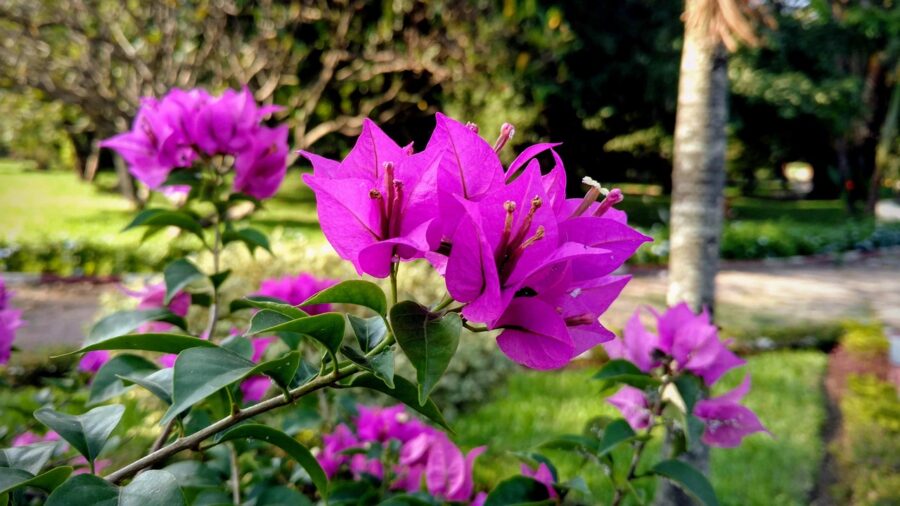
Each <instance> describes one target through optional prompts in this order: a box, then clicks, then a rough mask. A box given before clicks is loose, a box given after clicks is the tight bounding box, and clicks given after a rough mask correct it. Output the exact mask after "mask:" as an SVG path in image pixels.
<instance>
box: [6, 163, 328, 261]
mask: <svg viewBox="0 0 900 506" xmlns="http://www.w3.org/2000/svg"><path fill="white" fill-rule="evenodd" d="M102 176H109V174H102ZM108 180H109V178H108V177H105V178H104V181H103V183H107V182H108ZM98 186H99V187H98ZM109 186H111V185H110V184H101V185H93V184H89V183H85V182H83V181H81V180H79V179H78V178H77V177H76V176H75V174H74V173H69V172H39V171H35V170H31V169H30V166H29V164H27V163H25V162H19V161H14V160H2V159H0V230H2V236H0V238H5V239H15V240H20V241H29V240H39V239H45V238H57V237H59V238H65V239H88V238H94V239H102V240H104V241H113V242H118V243H124V244H132V243H136V242H137V240H138V239H139V238H140V235H141V234H140V232H131V233H126V234H121V233H120V231H121V230H122V228H123V227H124V226H125V225H126V224H128V222H129V221H130V220H131V218H132V217H133V216H134V209H133V207H132V205H131V204H130V203H129V202H128V201H127V200H126V199H124V198H122V197H121V196H120V195H118V194H116V193H114V192H113V191H111V190H110V189H105V190H104V189H103V188H108V187H109ZM253 222H254V224H255V225H256V226H258V227H260V228H264V229H267V230H272V229H274V228H276V227H281V228H284V229H285V230H302V231H304V232H307V233H309V232H312V233H313V234H314V235H318V230H319V225H318V221H317V219H316V212H315V199H314V197H313V194H312V191H311V190H310V189H309V188H308V187H307V186H306V185H304V184H303V182H302V181H301V179H300V171H299V170H296V169H294V170H291V171H290V172H289V173H288V176H287V177H286V178H285V182H284V184H283V185H282V187H281V189H280V191H279V192H278V194H277V195H276V196H275V197H274V198H272V199H270V200H267V201H266V209H265V210H263V211H262V212H260V213H259V214H258V215H256V216H255V217H254V219H253Z"/></svg>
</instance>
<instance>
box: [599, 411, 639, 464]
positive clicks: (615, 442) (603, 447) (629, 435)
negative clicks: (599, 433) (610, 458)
mask: <svg viewBox="0 0 900 506" xmlns="http://www.w3.org/2000/svg"><path fill="white" fill-rule="evenodd" d="M636 435H637V434H635V433H634V430H633V429H632V428H631V426H630V425H628V422H626V421H625V420H624V419H622V418H620V419H618V420H615V421H614V422H612V423H610V424H609V425H607V426H606V428H605V429H604V430H603V437H602V438H600V445H599V447H598V448H597V456H598V457H602V456H604V455H606V454H607V453H609V452H611V451H613V449H615V448H616V447H617V446H619V445H620V444H622V443H624V442H626V441H630V440H631V439H633V438H634V437H635V436H636Z"/></svg>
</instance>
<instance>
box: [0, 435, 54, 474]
mask: <svg viewBox="0 0 900 506" xmlns="http://www.w3.org/2000/svg"><path fill="white" fill-rule="evenodd" d="M56 446H57V443H55V442H45V443H35V444H30V445H28V446H14V447H12V448H6V449H3V450H0V467H12V468H15V469H23V470H25V471H28V472H29V473H31V474H38V473H40V472H41V469H43V468H44V466H45V465H47V462H49V461H50V457H52V456H53V452H54V451H55V450H56Z"/></svg>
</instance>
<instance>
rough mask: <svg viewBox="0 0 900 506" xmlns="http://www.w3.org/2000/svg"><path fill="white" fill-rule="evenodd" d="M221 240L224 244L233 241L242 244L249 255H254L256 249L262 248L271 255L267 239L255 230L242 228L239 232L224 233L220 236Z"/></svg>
mask: <svg viewBox="0 0 900 506" xmlns="http://www.w3.org/2000/svg"><path fill="white" fill-rule="evenodd" d="M222 240H223V241H224V242H225V244H228V243H230V242H235V241H240V242H242V243H244V245H245V246H247V250H249V251H250V254H251V255H252V254H254V253H256V248H262V249H264V250H266V251H268V252H269V253H272V248H271V246H270V245H269V238H268V237H266V234H264V233H262V232H261V231H259V230H257V229H255V228H251V227H247V228H242V229H241V230H229V231H226V232H225V234H223V236H222Z"/></svg>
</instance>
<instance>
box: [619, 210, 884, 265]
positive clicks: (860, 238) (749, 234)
mask: <svg viewBox="0 0 900 506" xmlns="http://www.w3.org/2000/svg"><path fill="white" fill-rule="evenodd" d="M644 232H645V233H648V234H649V235H652V236H653V238H654V242H653V243H650V244H648V245H645V246H644V247H642V248H641V249H640V250H638V252H637V254H636V255H635V256H634V257H633V258H632V260H631V262H632V263H634V264H639V265H640V264H664V263H666V262H667V261H668V257H669V240H668V238H669V230H668V228H667V227H664V226H662V225H656V226H654V227H653V228H652V229H651V230H650V231H649V232H648V231H646V230H645V231H644ZM897 245H900V224H883V225H878V226H875V225H874V224H873V223H872V222H870V221H854V220H848V221H845V222H843V223H838V224H834V223H829V224H818V223H817V224H811V223H796V222H791V221H786V220H782V221H731V222H728V223H726V225H725V228H724V230H723V233H722V244H721V254H722V258H724V259H727V260H757V259H763V258H783V257H791V256H797V255H821V254H833V253H841V252H845V251H873V250H875V249H878V248H885V247H890V246H897Z"/></svg>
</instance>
